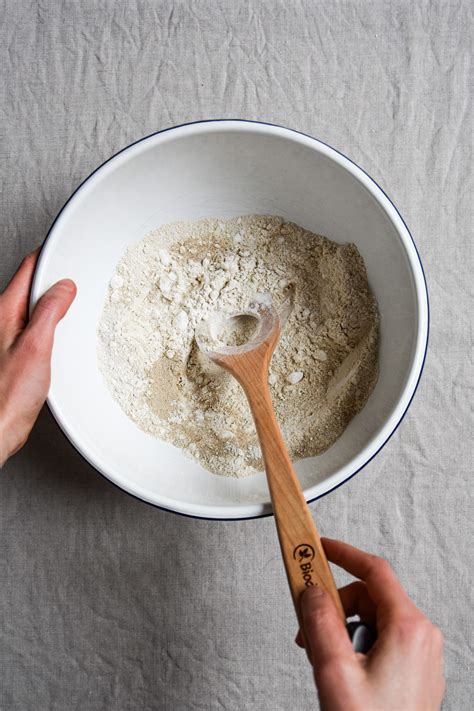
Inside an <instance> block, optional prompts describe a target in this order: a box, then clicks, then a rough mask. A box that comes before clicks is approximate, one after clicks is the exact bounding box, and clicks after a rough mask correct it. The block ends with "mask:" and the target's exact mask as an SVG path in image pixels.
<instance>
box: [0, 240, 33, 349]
mask: <svg viewBox="0 0 474 711" xmlns="http://www.w3.org/2000/svg"><path fill="white" fill-rule="evenodd" d="M38 254H39V250H38V249H37V250H35V251H34V252H31V254H28V255H27V256H26V257H24V259H23V260H22V262H21V264H20V266H19V267H18V269H17V270H16V272H15V274H14V275H13V276H12V278H11V279H10V282H9V283H8V285H7V287H6V288H5V290H4V291H3V292H2V293H1V294H0V316H1V321H2V324H3V328H2V346H3V348H8V347H9V346H10V345H11V344H12V343H13V341H14V340H15V338H16V337H17V336H18V333H19V332H20V331H21V330H22V329H23V328H24V326H25V324H26V321H27V319H28V301H29V296H30V287H31V280H32V278H33V273H34V270H35V266H36V262H37V259H38Z"/></svg>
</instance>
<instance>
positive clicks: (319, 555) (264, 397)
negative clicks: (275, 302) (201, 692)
mask: <svg viewBox="0 0 474 711" xmlns="http://www.w3.org/2000/svg"><path fill="white" fill-rule="evenodd" d="M258 380H259V379H258ZM241 384H242V386H243V387H244V390H245V393H246V395H247V399H248V401H249V405H250V409H251V411H252V415H253V418H254V420H255V426H256V428H257V433H258V437H259V440H260V446H261V449H262V455H263V461H264V464H265V470H266V473H267V479H268V486H269V489H270V496H271V500H272V506H273V513H274V516H275V522H276V527H277V531H278V538H279V540H280V547H281V552H282V555H283V561H284V563H285V568H286V574H287V576H288V582H289V585H290V590H291V595H292V597H293V603H294V606H295V610H296V614H297V616H298V620H299V621H300V623H301V620H300V609H299V608H300V604H299V601H300V597H301V594H302V593H303V591H304V590H306V588H308V587H310V586H312V585H320V586H321V587H323V588H324V589H325V590H326V591H327V592H328V593H329V594H330V595H331V597H332V599H333V600H334V603H335V605H336V607H337V609H338V611H339V614H340V616H341V619H342V620H343V621H344V623H345V614H344V610H343V608H342V604H341V600H340V598H339V593H338V591H337V588H336V584H335V582H334V578H333V576H332V573H331V570H330V568H329V564H328V561H327V558H326V554H325V553H324V549H323V547H322V544H321V539H320V537H319V534H318V531H317V529H316V525H315V523H314V520H313V517H312V516H311V512H310V510H309V508H308V505H307V503H306V501H305V498H304V496H303V492H302V490H301V486H300V483H299V481H298V478H297V476H296V473H295V470H294V469H293V465H292V463H291V459H290V457H289V455H288V451H287V449H286V446H285V443H284V441H283V438H282V435H281V432H280V428H279V426H278V423H277V420H276V417H275V413H274V409H273V405H272V401H271V397H270V391H269V389H268V384H267V381H266V378H265V379H264V380H263V379H262V382H260V383H256V382H255V381H254V382H253V383H252V382H249V381H247V382H243V381H242V380H241Z"/></svg>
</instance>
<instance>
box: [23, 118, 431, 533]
mask: <svg viewBox="0 0 474 711" xmlns="http://www.w3.org/2000/svg"><path fill="white" fill-rule="evenodd" d="M249 213H254V214H258V213H260V214H275V215H281V216H282V217H284V218H285V219H286V220H291V221H293V222H296V223H298V224H299V225H302V226H303V227H305V228H306V229H308V230H311V231H313V232H316V233H320V234H323V235H325V236H326V237H328V238H329V239H331V240H334V241H336V242H343V243H344V242H354V243H355V244H356V245H357V247H358V249H359V251H360V253H361V254H362V256H363V258H364V260H365V264H366V266H367V272H368V276H369V282H370V286H371V288H372V290H373V292H374V293H375V296H376V298H377V301H378V305H379V309H380V316H381V342H380V378H379V381H378V384H377V386H376V388H375V390H374V392H373V393H372V395H371V396H370V398H369V401H368V403H367V405H366V406H365V408H364V409H363V410H362V412H361V413H360V414H359V415H357V416H356V417H355V418H354V419H353V420H352V422H351V423H350V425H349V426H348V428H347V429H346V431H345V432H344V434H343V435H342V436H341V437H340V438H339V439H338V440H337V442H336V443H335V444H334V445H333V446H332V447H331V448H330V449H329V450H328V451H327V452H325V453H324V454H322V455H320V456H318V457H313V458H311V459H305V460H302V461H299V462H297V464H296V470H297V472H298V475H299V477H300V481H301V483H302V486H303V489H304V492H305V496H306V499H307V500H312V499H315V498H317V497H319V496H322V495H324V494H327V493H328V492H329V491H331V490H332V489H334V488H335V487H337V486H339V485H340V484H342V483H343V482H344V481H346V480H347V479H349V477H351V476H353V475H354V474H355V473H356V472H358V471H359V470H360V469H361V468H362V467H363V466H364V465H365V464H367V462H368V461H370V459H372V457H374V456H375V454H377V452H378V451H379V450H380V449H381V447H383V445H384V444H385V443H386V442H387V440H388V439H389V437H390V436H391V435H392V433H393V432H394V430H395V429H396V427H397V426H398V424H399V423H400V421H401V419H402V418H403V416H404V414H405V412H406V410H407V408H408V406H409V404H410V401H411V399H412V397H413V395H414V392H415V390H416V387H417V384H418V381H419V378H420V375H421V371H422V368H423V362H424V358H425V354H426V348H427V339H428V297H427V290H426V284H425V279H424V275H423V270H422V266H421V263H420V259H419V256H418V253H417V250H416V248H415V245H414V243H413V240H412V238H411V236H410V233H409V232H408V229H407V227H406V225H405V223H404V222H403V219H402V218H401V216H400V215H399V213H398V212H397V210H396V208H395V207H394V205H393V204H392V203H391V202H390V200H389V199H388V197H387V196H386V195H385V193H384V192H383V191H382V190H381V189H380V188H379V187H378V186H377V185H376V184H375V183H374V181H373V180H372V179H371V178H370V177H369V176H368V175H367V174H366V173H364V171H363V170H361V169H360V168H358V167H357V166H356V165H355V164H354V163H352V161H350V160H349V159H348V158H346V157H345V156H343V155H342V154H341V153H339V152H338V151H336V150H334V149H333V148H330V147H329V146H327V145H325V144H324V143H321V142H320V141H317V140H315V139H314V138H311V137H309V136H305V135H303V134H301V133H298V132H296V131H291V130H289V129H286V128H282V127H279V126H272V125H268V124H263V123H255V122H250V121H204V122H199V123H193V124H187V125H184V126H179V127H177V128H172V129H169V130H166V131H161V132H159V133H156V134H153V135H152V136H148V137H147V138H143V139H142V140H140V141H137V142H136V143H134V144H132V145H131V146H129V147H128V148H125V149H124V150H122V151H120V152H119V153H118V154H117V155H115V156H114V157H113V158H111V159H110V160H108V161H106V162H105V163H104V164H103V165H102V166H100V168H98V169H97V170H96V171H94V173H92V175H90V176H89V178H87V180H85V181H84V182H83V183H82V185H81V186H80V187H79V188H78V189H77V190H76V192H75V193H74V194H73V195H72V196H71V198H70V199H69V200H68V202H67V203H66V205H65V206H64V207H63V209H62V210H61V212H60V213H59V215H58V217H57V218H56V220H55V222H54V223H53V226H52V227H51V230H50V232H49V234H48V237H47V239H46V241H45V243H44V246H43V249H42V251H41V255H40V258H39V262H38V266H37V269H36V274H35V278H34V283H33V288H32V295H31V305H32V306H33V305H34V303H35V302H36V301H37V299H38V298H39V297H40V296H41V294H42V293H43V292H44V291H45V290H46V289H47V288H48V287H49V286H51V284H53V283H54V282H55V281H56V280H58V279H61V278H62V277H70V278H72V279H74V281H75V282H76V284H77V287H78V295H77V298H76V301H75V302H74V304H73V306H72V308H71V310H70V312H69V314H68V315H67V317H66V318H65V319H64V321H63V322H62V323H61V324H60V326H59V328H58V331H57V336H56V341H55V345H54V353H53V363H52V383H51V390H50V393H49V398H48V403H49V406H50V408H51V410H52V412H53V415H54V416H55V418H56V420H57V421H58V423H59V425H60V427H61V428H62V429H63V431H64V432H65V434H66V435H67V437H68V438H69V439H70V441H71V442H72V444H73V445H74V446H75V447H76V448H77V450H78V451H79V452H80V453H81V454H82V455H83V456H84V457H85V458H86V459H87V460H88V461H89V462H90V463H91V464H92V465H93V466H94V467H95V468H96V469H97V470H98V471H99V472H101V473H102V474H104V475H105V476H106V477H107V478H108V479H110V481H112V482H113V483H115V484H117V485H118V486H119V487H121V488H122V489H125V491H127V492H129V493H130V494H133V495H134V496H137V497H139V498H140V499H143V500H144V501H147V502H149V503H151V504H154V505H156V506H160V507H162V508H165V509H170V510H172V511H176V512H179V513H182V514H187V515H191V516H197V517H203V518H213V519H235V518H250V517H254V516H262V515H265V514H267V513H270V512H271V507H270V504H269V494H268V489H267V485H266V480H265V476H264V474H261V475H258V476H254V477H249V478H246V479H240V480H237V479H230V478H225V477H220V476H216V475H214V474H211V473H209V472H207V471H206V470H205V469H203V468H202V467H201V466H200V465H199V464H196V463H195V462H194V461H192V460H191V459H188V458H187V457H186V456H185V455H184V454H183V453H182V452H181V451H180V450H179V449H177V448H175V447H173V446H171V445H169V444H166V443H164V442H160V441H159V440H157V439H154V438H153V437H151V436H149V435H147V434H145V433H144V432H142V431H141V430H139V429H138V427H137V426H136V425H135V424H134V423H133V422H132V421H131V420H129V419H128V417H127V416H126V415H125V414H124V413H123V412H122V410H121V409H120V407H119V406H118V404H117V403H116V402H115V401H114V400H113V398H112V396H111V395H110V393H109V391H108V390H107V388H106V386H105V383H104V381H103V379H102V376H101V374H100V372H99V370H98V367H97V356H96V343H97V334H96V332H97V324H98V321H99V317H100V314H101V310H102V306H103V303H104V299H105V296H106V292H107V286H108V282H109V280H110V278H111V276H112V274H113V271H114V267H115V265H116V263H117V262H118V260H119V259H120V257H121V256H122V254H123V253H124V251H125V249H126V247H127V245H129V244H130V243H132V242H135V241H137V240H139V239H141V238H142V237H143V236H144V235H145V234H146V233H147V232H148V231H149V230H150V229H152V228H155V227H158V226H159V225H161V224H163V223H167V222H171V221H174V220H182V219H192V220H196V219H200V218H204V217H222V218H225V217H233V216H237V215H244V214H249Z"/></svg>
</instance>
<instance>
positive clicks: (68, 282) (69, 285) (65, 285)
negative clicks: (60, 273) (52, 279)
mask: <svg viewBox="0 0 474 711" xmlns="http://www.w3.org/2000/svg"><path fill="white" fill-rule="evenodd" d="M54 286H59V287H61V289H66V290H67V291H76V285H75V283H74V282H73V281H72V279H61V281H58V282H56V284H55V285H54Z"/></svg>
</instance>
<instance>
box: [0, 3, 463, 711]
mask: <svg viewBox="0 0 474 711" xmlns="http://www.w3.org/2000/svg"><path fill="white" fill-rule="evenodd" d="M471 8H472V4H471V3H470V2H469V0H466V1H462V0H460V1H457V0H441V1H440V2H413V1H410V0H407V1H394V2H388V0H387V1H384V0H383V1H372V2H370V1H368V2H361V1H358V0H349V1H346V2H342V1H336V0H327V1H326V2H311V1H310V0H306V1H303V0H300V1H292V0H281V1H280V0H275V1H268V2H257V1H254V2H240V1H238V0H232V1H231V0H225V1H219V2H218V1H217V0H216V2H212V1H211V0H206V1H202V2H196V1H195V2H184V1H182V0H181V1H176V2H152V1H151V0H150V1H149V2H144V1H139V0H135V2H131V1H129V0H119V1H118V0H110V1H105V0H104V1H101V2H99V0H97V1H96V2H92V1H88V2H78V1H74V0H62V1H61V2H60V1H59V0H56V1H52V2H49V1H48V0H42V1H41V2H40V1H39V0H38V1H37V2H27V1H26V0H7V1H6V2H3V3H2V22H1V30H0V32H1V34H0V46H1V52H2V60H1V64H0V66H1V72H2V102H1V110H2V122H1V123H2V128H1V137H2V141H1V161H2V177H3V190H2V193H1V209H0V219H1V260H0V283H1V285H2V286H3V285H4V284H5V283H6V282H7V279H8V277H9V275H10V274H11V272H12V271H13V269H14V268H15V266H16V264H17V263H18V261H19V259H20V257H21V256H22V255H23V254H24V253H25V252H27V251H28V250H31V249H32V248H33V247H34V246H36V245H38V244H39V243H40V242H41V241H42V240H43V238H44V236H45V234H46V232H47V230H48V227H49V225H50V223H51V221H52V219H53V218H54V216H55V214H56V213H57V212H58V210H59V209H60V207H61V206H62V204H63V203H64V201H65V200H66V198H67V197H68V196H69V194H70V193H71V191H72V190H73V189H74V188H75V187H76V186H77V185H78V184H79V182H80V181H81V180H82V179H83V178H84V177H86V176H87V175H88V174H89V173H90V172H91V171H92V170H93V169H94V168H95V167H96V166H97V165H98V164H99V163H101V162H102V161H103V160H105V159H106V158H107V157H109V156H110V155H111V154H112V153H114V152H115V151H117V150H118V149H119V148H122V147H123V146H125V145H127V144H128V143H130V142H132V141H135V140H136V139H138V138H140V137H141V136H143V135H145V134H148V133H151V132H153V131H156V130H158V129H161V128H164V127H167V126H172V125H174V124H179V123H183V122H185V121H192V120H196V119H201V118H211V117H212V118H216V117H232V118H239V117H241V118H249V119H260V120H264V121H270V122H274V123H280V124H284V125H287V126H290V127H293V128H296V129H299V130H301V131H304V132H307V133H309V134H312V135H314V136H317V137H319V138H321V139H322V140H324V141H326V142H328V143H329V144H331V145H333V146H335V147H336V148H338V149H340V150H341V151H343V152H344V153H346V154H347V155H349V156H350V157H352V158H353V159H354V160H355V161H356V162H357V163H359V164H360V165H361V166H362V167H363V168H365V170H367V171H368V172H369V174H370V175H372V176H373V177H374V178H375V179H376V180H377V182H378V183H379V184H380V185H381V186H382V187H383V189H384V190H386V191H387V192H388V194H389V195H390V196H391V198H392V199H393V200H394V202H395V204H396V205H397V206H398V208H399V209H400V211H401V213H402V214H403V216H404V217H405V219H406V221H407V223H408V225H409V227H410V229H411V230H412V233H413V235H414V238H415V240H416V243H417V245H418V247H419V249H420V253H421V257H422V260H423V263H424V266H425V269H426V274H427V279H428V283H429V288H430V300H431V318H432V322H431V339H430V349H429V355H428V359H427V363H426V369H425V373H424V376H423V378H422V381H421V385H420V387H419V389H418V392H417V395H416V397H415V400H414V402H413V404H412V406H411V408H410V411H409V414H408V416H407V417H406V418H405V420H404V422H403V424H402V425H401V427H400V428H399V429H398V431H397V432H396V434H395V435H394V436H393V438H392V439H391V441H390V442H389V444H388V445H387V446H386V447H385V449H384V450H383V451H382V452H381V453H380V454H379V455H378V456H377V457H376V458H375V460H374V461H373V462H372V463H371V464H370V465H369V466H367V467H366V468H365V470H364V471H363V472H361V473H360V474H359V475H358V476H357V477H355V478H354V479H353V480H352V481H350V482H349V483H348V484H346V485H345V486H343V487H342V488H340V489H338V490H337V491H336V492H334V493H332V494H331V495H329V496H328V497H326V498H324V499H323V500H321V501H319V502H317V503H316V504H314V505H313V506H312V509H313V511H314V514H315V516H316V518H317V520H318V522H319V526H320V528H321V530H322V531H323V532H324V533H325V534H326V535H330V536H333V537H338V538H341V539H344V540H347V541H351V542H353V543H354V544H355V545H357V546H360V547H363V548H366V549H369V550H371V551H373V552H377V553H379V554H382V555H384V556H386V557H387V558H388V559H389V560H390V561H391V562H392V563H393V565H394V567H395V569H396V571H397V573H398V574H399V576H400V578H401V580H402V581H403V583H404V585H405V586H406V588H407V590H408V591H409V593H410V595H411V596H412V597H413V599H414V600H415V602H416V603H417V604H418V605H419V606H420V607H421V608H422V609H423V610H424V611H425V612H426V613H427V615H429V617H430V618H431V619H432V620H433V621H435V622H436V623H437V624H438V625H440V626H441V628H442V629H443V631H444V633H445V636H446V674H447V683H448V686H447V695H446V700H445V704H444V708H445V709H452V710H453V711H454V710H455V711H459V710H463V709H470V708H472V703H473V698H472V696H473V687H472V674H473V671H472V663H473V642H472V640H473V633H472V629H473V607H474V599H473V589H472V579H470V573H471V572H472V568H473V556H472V544H473V527H472V523H471V522H472V508H473V506H472V504H473V501H472V498H473V497H472V481H471V472H472V460H473V456H472V455H473V449H472V443H471V442H470V441H469V438H470V436H472V420H470V417H471V405H470V402H469V390H470V391H471V394H472V384H473V383H472V371H471V372H470V371H469V366H470V364H472V350H471V348H472V330H471V327H470V310H471V309H472V246H471V244H472V243H471V240H472V234H471V230H472V194H471V197H470V196H469V188H470V187H471V188H472V182H471V176H472V174H471V161H472V157H471V155H470V147H471V143H472V113H471V103H470V102H471V99H470V90H471V88H472V86H470V81H471V80H472V74H471V56H470V53H469V52H470V37H469V33H470V32H471V33H472V24H471V27H470V26H469V25H470V23H472V20H473V16H472V10H471ZM471 37H472V34H471ZM470 297H471V300H470ZM0 525H1V531H0V564H1V567H0V570H1V584H0V614H1V620H0V621H1V630H0V654H1V657H0V676H1V679H0V708H1V709H2V711H13V710H15V711H17V710H18V711H30V710H31V711H49V710H50V709H51V710H54V711H69V710H73V709H81V710H85V711H101V710H104V711H105V710H107V711H125V710H127V711H128V710H130V711H139V710H142V709H143V710H144V709H165V710H168V709H170V710H173V711H174V710H176V711H185V710H187V709H203V710H206V711H207V710H208V709H226V710H231V711H237V710H238V711H240V710H242V709H249V710H250V709H251V710H253V709H256V710H258V711H266V710H268V711H276V710H279V709H281V710H285V711H286V710H287V709H291V710H295V711H306V710H307V709H314V708H317V701H316V695H315V691H314V687H313V682H312V677H311V671H310V668H309V666H308V664H307V663H306V659H305V656H304V653H303V652H302V651H301V650H299V649H297V648H296V646H295V645H294V644H293V637H294V633H295V631H296V625H295V618H294V613H293V609H292V605H291V601H290V597H289V594H288V590H287V584H286V580H285V575H284V571H283V566H282V563H281V561H280V556H279V551H278V547H277V541H276V534H275V531H274V525H273V520H272V519H271V518H267V519H264V520H257V521H249V522H234V523H224V522H222V523H213V522H203V521H195V520H191V519H186V518H181V517H178V516H175V515H173V514H171V513H166V512H162V511H159V510H155V509H154V508H152V507H150V506H147V505H145V504H143V503H140V502H139V501H136V500H134V499H132V498H131V497H129V496H128V495H126V494H125V493H122V492H121V491H119V490H118V489H116V488H114V487H113V486H111V485H110V484H108V483H107V481H106V480H104V479H102V478H101V477H100V476H99V475H98V474H97V473H96V472H95V471H94V470H93V469H92V468H91V467H89V466H88V465H87V464H86V463H85V462H84V461H83V460H82V459H81V458H80V457H79V455H78V454H77V453H76V452H75V451H74V449H73V448H72V447H71V446H70V445H69V444H68V443H67V442H66V440H65V439H64V437H63V436H62V434H61V433H60V432H59V430H58V428H57V427H56V425H55V424H54V422H53V421H52V419H51V417H50V416H49V415H48V414H47V412H43V414H42V415H41V417H40V419H39V422H38V424H37V426H36V428H35V430H34V433H33V435H32V436H31V439H30V441H29V442H28V445H27V446H26V447H25V448H24V450H23V451H22V452H21V453H20V454H19V455H17V456H16V457H14V458H13V459H12V460H11V461H10V462H9V463H8V464H7V465H6V467H5V468H4V470H3V471H2V473H1V476H0ZM249 551H251V555H249ZM338 579H339V580H340V581H342V580H343V579H344V578H343V576H339V578H338Z"/></svg>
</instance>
